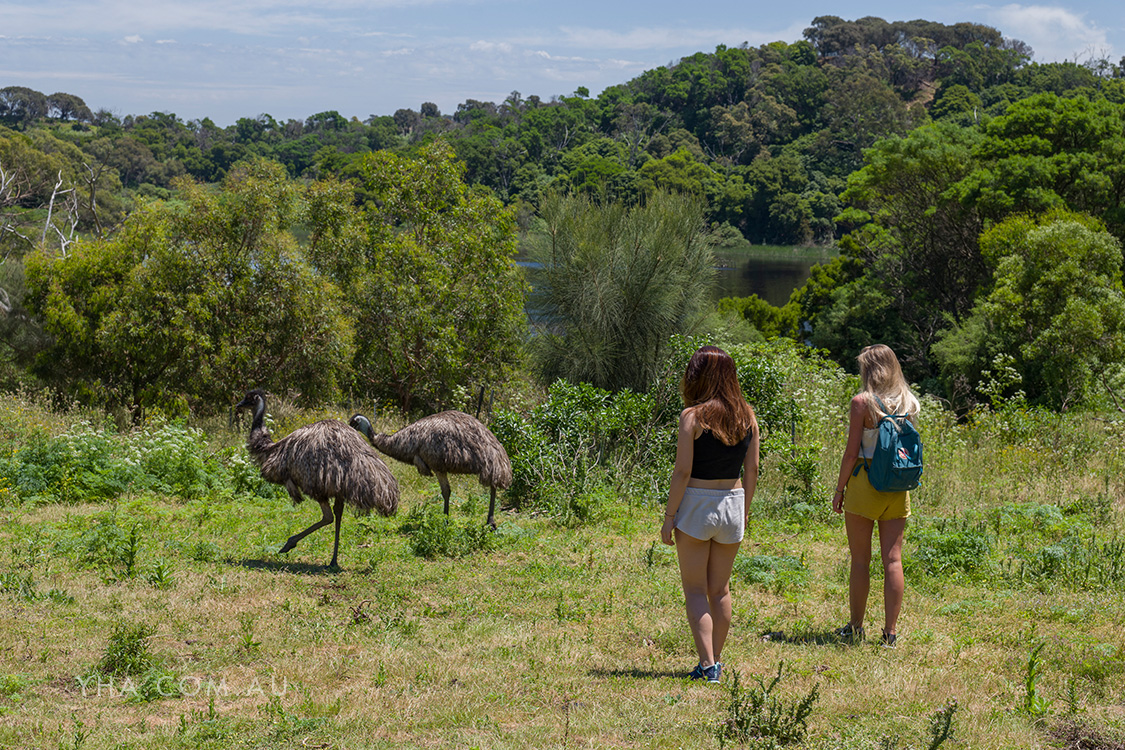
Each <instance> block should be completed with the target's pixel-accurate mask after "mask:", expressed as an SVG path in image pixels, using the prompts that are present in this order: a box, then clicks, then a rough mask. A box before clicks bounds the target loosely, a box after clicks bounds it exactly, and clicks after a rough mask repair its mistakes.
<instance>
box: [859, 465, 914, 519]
mask: <svg viewBox="0 0 1125 750" xmlns="http://www.w3.org/2000/svg"><path fill="white" fill-rule="evenodd" d="M856 466H858V467H859V473H858V474H856V473H854V472H855V469H854V468H853V469H852V472H853V473H852V476H851V477H850V478H849V479H848V485H847V489H846V490H845V492H844V510H845V511H846V512H847V513H855V514H856V515H857V516H863V517H864V518H870V519H871V520H872V521H889V520H890V519H892V518H909V517H910V493H909V492H907V491H906V490H903V491H902V492H880V491H879V490H877V489H875V488H874V487H872V486H871V482H870V481H869V480H868V479H867V469H865V468H863V459H862V458H861V459H860V460H859V461H857V462H856Z"/></svg>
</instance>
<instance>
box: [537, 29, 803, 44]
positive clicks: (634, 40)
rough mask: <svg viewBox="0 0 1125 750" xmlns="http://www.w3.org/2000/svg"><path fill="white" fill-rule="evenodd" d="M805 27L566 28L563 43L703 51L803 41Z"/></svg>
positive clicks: (563, 31)
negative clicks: (778, 41)
mask: <svg viewBox="0 0 1125 750" xmlns="http://www.w3.org/2000/svg"><path fill="white" fill-rule="evenodd" d="M803 28H804V25H803V24H802V25H800V28H796V29H795V30H794V28H793V27H791V28H789V29H783V30H781V31H762V30H758V29H738V28H730V29H691V28H664V27H646V28H634V29H629V30H625V31H617V30H613V29H595V28H589V27H584V26H563V27H562V28H560V29H559V31H561V32H562V39H561V40H560V41H561V42H563V43H565V44H569V45H573V46H576V47H589V48H594V49H628V50H669V49H685V48H691V49H703V50H707V49H709V48H712V47H715V46H716V45H719V44H725V45H727V46H734V45H738V44H741V43H742V42H750V43H751V44H754V45H757V44H765V43H767V42H773V41H777V40H783V41H789V42H792V41H796V40H797V39H800V38H801V31H802V29H803Z"/></svg>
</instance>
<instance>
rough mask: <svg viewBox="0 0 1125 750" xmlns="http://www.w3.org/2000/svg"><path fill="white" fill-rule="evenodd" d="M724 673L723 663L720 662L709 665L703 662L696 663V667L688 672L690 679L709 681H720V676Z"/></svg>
mask: <svg viewBox="0 0 1125 750" xmlns="http://www.w3.org/2000/svg"><path fill="white" fill-rule="evenodd" d="M722 673H723V665H722V664H719V663H718V662H716V663H714V664H712V665H711V666H709V667H705V666H703V665H702V664H696V665H695V669H693V670H691V672H689V673H688V679H689V680H707V682H718V681H719V676H720V675H721V674H722Z"/></svg>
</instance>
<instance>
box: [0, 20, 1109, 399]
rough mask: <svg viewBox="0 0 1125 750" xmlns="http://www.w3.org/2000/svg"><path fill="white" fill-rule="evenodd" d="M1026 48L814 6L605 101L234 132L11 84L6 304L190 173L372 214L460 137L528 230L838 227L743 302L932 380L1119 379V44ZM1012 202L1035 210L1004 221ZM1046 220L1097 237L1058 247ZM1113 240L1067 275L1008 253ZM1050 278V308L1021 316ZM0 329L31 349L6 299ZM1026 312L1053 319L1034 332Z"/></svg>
mask: <svg viewBox="0 0 1125 750" xmlns="http://www.w3.org/2000/svg"><path fill="white" fill-rule="evenodd" d="M1031 57H1032V50H1031V49H1030V48H1029V47H1028V46H1027V45H1026V44H1024V43H1023V42H1021V41H1019V40H1014V39H1007V38H1005V37H1004V36H1003V35H1002V34H1001V32H1000V31H998V30H997V29H994V28H991V27H988V26H982V25H979V24H970V23H960V24H953V25H945V24H940V23H934V22H929V21H923V20H917V21H909V22H896V23H888V22H886V21H884V20H882V19H879V18H871V17H868V18H861V19H858V20H855V21H846V20H843V19H840V18H837V17H835V16H822V17H819V18H816V19H814V20H813V22H812V25H811V26H810V27H809V28H808V29H806V30H805V32H804V39H803V40H801V41H797V42H794V43H792V44H789V43H785V42H774V43H770V44H765V45H761V46H759V47H749V46H748V45H745V44H744V45H742V46H740V47H735V48H731V47H726V46H720V47H718V48H717V49H716V50H715V51H714V52H712V53H703V52H700V53H697V54H694V55H691V56H689V57H685V58H683V59H681V60H679V61H677V62H675V63H673V64H670V65H668V66H664V67H659V68H655V69H653V70H649V71H646V72H644V73H643V74H641V75H640V76H638V77H636V78H634V79H633V80H631V81H628V82H626V83H622V84H619V85H615V86H610V87H609V88H607V89H605V90H604V91H602V92H601V93H600V94H599V95H598V96H597V97H591V96H590V95H589V92H588V91H587V90H586V89H584V88H579V89H578V90H577V91H575V92H573V93H572V94H570V95H563V96H554V97H551V98H549V99H546V100H545V99H542V98H540V97H539V96H524V95H522V94H521V93H519V92H512V93H511V94H510V95H509V96H508V98H507V99H505V100H504V101H502V102H483V101H476V100H471V99H470V100H466V101H465V102H463V103H462V104H460V105H458V107H457V110H456V111H455V112H452V113H442V112H441V111H440V110H439V108H438V107H437V106H436V105H435V104H433V103H429V102H427V103H423V104H422V105H421V106H420V107H419V109H418V110H412V109H400V110H398V111H397V112H395V113H393V114H391V115H372V116H370V117H368V118H367V119H366V120H364V121H360V120H359V119H358V118H352V119H348V118H346V117H344V116H342V115H340V114H339V113H338V112H336V111H328V112H320V113H317V114H314V115H312V116H310V117H308V118H307V119H305V120H289V121H286V122H279V121H277V120H275V119H274V118H273V117H271V116H270V115H268V114H261V115H258V116H256V117H245V118H241V119H239V120H238V121H237V122H236V123H235V124H233V125H231V126H229V127H225V128H222V127H218V126H217V125H215V124H214V123H213V122H212V121H211V120H210V119H207V118H204V119H202V120H192V121H188V122H185V121H183V120H181V119H180V118H179V117H177V116H176V115H175V114H172V113H161V112H154V113H152V114H147V115H129V116H126V117H123V118H119V117H116V116H115V115H113V114H111V113H109V112H107V111H105V110H98V111H92V110H91V109H90V108H89V107H88V106H87V105H86V103H85V102H84V101H83V100H82V99H80V98H79V97H77V96H74V95H71V94H65V93H55V94H51V95H49V96H48V95H44V94H42V93H40V92H37V91H33V90H31V89H27V88H23V87H16V86H13V87H7V88H3V89H0V123H3V125H4V126H6V127H2V128H0V249H2V250H3V252H4V257H5V259H6V260H5V265H4V269H5V271H4V273H5V276H4V278H3V279H0V282H2V283H0V307H2V308H3V309H4V310H5V311H10V310H12V309H13V308H14V306H15V304H16V303H15V302H14V301H13V300H14V298H15V297H18V296H19V294H18V293H19V292H21V289H22V287H21V284H22V283H23V282H22V278H23V277H22V273H23V271H22V266H20V265H19V259H21V258H22V257H24V255H25V254H26V253H27V252H29V251H30V250H31V249H32V248H33V247H35V246H37V245H38V246H42V245H44V244H53V245H54V247H55V248H61V250H62V252H63V254H65V251H66V248H67V245H68V243H70V242H74V241H76V239H77V238H83V237H85V238H108V237H111V236H112V235H113V233H114V229H115V228H116V227H120V226H121V225H122V222H123V221H124V220H125V218H126V217H127V216H129V215H130V214H131V213H132V212H134V211H135V210H136V209H137V207H138V206H143V205H147V203H146V201H149V199H164V200H170V202H173V203H174V202H175V201H176V200H179V199H181V196H182V194H183V188H182V185H183V184H184V183H183V182H182V181H178V178H183V177H190V178H193V179H194V180H195V181H197V182H200V183H205V184H218V183H220V182H222V181H223V180H226V179H227V178H229V177H230V175H232V174H235V173H237V172H238V169H240V168H242V167H239V166H237V165H244V164H246V163H247V162H248V161H252V160H267V161H270V162H276V163H278V164H280V165H283V167H284V172H285V173H287V178H288V179H292V180H302V181H305V182H306V183H310V182H314V181H319V180H333V181H339V183H340V184H346V185H348V186H349V188H348V189H349V190H351V191H352V198H353V203H354V205H355V207H357V208H360V209H363V210H365V211H367V212H368V213H371V212H375V213H377V212H378V211H379V210H381V206H382V203H381V201H382V200H384V199H383V198H382V197H380V194H378V193H377V192H375V191H373V188H372V182H371V179H370V174H369V172H370V169H371V167H370V164H371V161H370V157H371V156H372V154H376V155H380V154H382V155H394V156H395V157H396V158H403V159H414V158H418V157H422V160H423V161H425V159H426V158H433V157H432V154H433V153H435V152H433V151H431V150H430V149H431V148H432V147H434V145H435V142H436V141H444V142H446V143H448V144H449V147H451V148H452V152H453V154H454V155H455V156H456V158H457V159H458V160H459V162H460V163H461V164H462V165H463V175H464V180H465V182H467V183H468V184H470V185H472V186H475V189H476V190H477V192H478V193H480V194H488V193H491V194H492V195H491V196H490V198H491V199H492V200H496V199H498V200H499V201H500V202H502V203H504V204H506V205H507V206H508V207H509V208H511V209H514V211H513V214H514V216H515V217H516V218H517V220H518V221H519V222H520V224H521V225H522V226H524V228H526V227H527V226H529V225H530V221H531V218H532V217H533V216H535V214H536V213H537V212H538V211H539V208H540V206H541V205H542V202H543V199H544V197H545V196H547V195H548V194H556V195H559V194H561V195H566V194H571V195H579V196H586V197H589V198H593V199H596V200H597V201H601V202H603V203H609V202H618V203H621V204H623V205H633V204H640V203H643V202H645V201H646V200H647V199H649V198H650V197H651V196H656V195H666V194H668V193H686V194H690V195H692V196H694V197H695V198H697V199H699V200H700V201H701V203H702V206H703V211H704V214H705V219H706V222H707V223H708V224H709V225H710V226H711V228H712V229H713V237H714V238H717V239H718V240H719V241H721V242H729V243H731V244H737V243H741V242H743V241H744V240H749V241H750V242H752V243H763V244H782V245H801V244H839V246H840V247H841V249H842V250H843V252H842V253H841V254H840V256H839V258H838V259H837V260H835V261H833V262H832V263H831V264H828V265H826V266H825V267H823V268H817V269H815V270H814V273H813V277H812V279H810V281H809V283H808V284H807V285H806V286H805V287H804V288H802V289H799V290H797V291H796V292H795V293H794V295H793V298H792V299H791V300H790V303H789V304H788V305H786V306H784V307H782V308H775V307H771V306H770V305H768V304H766V303H764V302H763V301H761V300H757V299H755V298H751V299H747V300H735V301H731V302H729V303H728V304H727V305H726V309H727V310H728V312H731V311H733V312H735V313H737V314H739V315H741V316H742V317H743V318H745V319H746V320H749V321H750V322H752V323H753V324H754V326H755V327H756V328H757V329H758V330H759V331H761V332H763V333H765V334H767V335H782V336H791V337H793V338H797V339H799V340H809V341H811V342H812V343H813V344H815V345H816V346H819V347H822V348H825V349H827V350H828V351H830V352H831V353H832V354H833V355H834V356H836V357H837V359H838V360H839V361H841V362H844V363H848V362H850V361H851V359H852V358H853V357H854V354H855V352H856V351H857V350H858V348H859V347H861V346H862V345H863V344H864V343H866V342H869V341H872V340H881V341H885V342H887V343H890V344H891V345H892V346H894V347H895V348H896V350H898V351H899V353H900V357H901V358H902V360H903V362H904V363H905V366H906V368H907V370H908V375H909V376H910V377H911V378H912V379H913V380H914V381H915V382H919V383H921V384H923V385H924V387H925V388H926V389H927V390H930V391H933V392H936V393H939V394H942V395H943V396H945V397H948V398H950V399H952V400H955V401H957V402H958V403H959V404H962V405H971V404H973V403H979V402H981V401H987V400H990V399H991V400H996V399H1001V398H1007V397H1015V396H1021V397H1022V396H1026V397H1027V398H1028V399H1029V400H1030V401H1032V402H1035V403H1046V404H1050V405H1052V406H1055V407H1061V408H1066V407H1068V406H1070V405H1072V404H1076V403H1079V402H1081V401H1083V400H1085V399H1088V398H1089V397H1090V393H1092V392H1093V391H1094V390H1097V389H1101V392H1104V391H1105V390H1106V389H1108V390H1109V391H1110V392H1112V391H1113V389H1114V388H1115V387H1116V386H1115V385H1114V383H1116V382H1117V381H1118V380H1120V381H1121V382H1122V383H1125V374H1122V373H1120V372H1118V369H1119V368H1118V365H1119V364H1120V362H1121V361H1125V338H1123V337H1125V333H1123V332H1125V307H1122V308H1121V320H1117V318H1116V317H1115V316H1117V315H1118V304H1119V302H1120V299H1121V273H1120V257H1119V256H1120V252H1119V250H1118V251H1114V250H1113V247H1114V245H1113V243H1114V242H1119V241H1120V239H1121V238H1122V237H1125V166H1123V165H1125V60H1122V61H1119V62H1117V63H1114V62H1111V61H1109V60H1105V59H1095V58H1091V59H1089V60H1086V61H1084V62H1082V63H1079V62H1062V63H1035V62H1032V60H1031ZM442 148H445V147H444V146H443V147H442ZM425 154H431V156H430V157H425V156H424V155H425ZM443 158H444V157H443ZM365 165H366V166H365ZM458 169H462V167H458ZM365 170H367V175H366V178H365ZM60 217H65V220H64V219H63V218H60ZM1019 217H1030V218H1026V221H1028V222H1030V224H1028V225H1026V226H1024V225H1018V226H1017V225H1016V224H1010V223H1007V222H1009V221H1017V220H1020V219H1019ZM298 218H299V217H298ZM1056 224H1058V225H1059V226H1066V227H1070V230H1068V231H1067V232H1061V233H1060V230H1058V227H1055V226H1054V225H1056ZM997 227H1005V228H1004V229H1003V231H1001V230H998V229H997ZM1053 227H1054V228H1053ZM1071 230H1072V231H1071ZM989 232H991V234H988V233H989ZM1004 232H1008V234H1004ZM1052 232H1054V233H1055V234H1057V235H1058V236H1064V235H1065V236H1067V237H1070V238H1075V237H1079V236H1082V237H1087V234H1088V239H1089V241H1088V242H1086V244H1085V245H1083V246H1082V247H1081V248H1079V247H1077V246H1075V247H1069V246H1068V247H1069V249H1065V252H1063V255H1057V254H1056V255H1054V256H1052V255H1051V253H1053V252H1056V251H1058V252H1062V251H1059V250H1058V248H1059V245H1058V243H1055V244H1054V245H1051V244H1050V243H1046V244H1045V242H1044V241H1043V239H1042V238H1043V237H1045V236H1047V235H1051V236H1055V235H1053V234H1051V233H1052ZM1084 233H1086V234H1084ZM297 236H298V239H300V237H301V235H300V232H298V233H297ZM1017 236H1018V237H1019V238H1022V239H1019V241H1016V240H1015V239H1012V238H1013V237H1017ZM313 239H314V240H315V238H313ZM310 241H312V240H310ZM189 244H190V243H189ZM1115 252H1116V256H1117V260H1116V261H1114V262H1113V263H1111V264H1110V265H1104V264H1103V266H1099V268H1098V269H1096V271H1086V272H1083V273H1085V276H1082V275H1081V274H1078V272H1077V271H1076V272H1075V273H1076V274H1077V275H1076V276H1075V277H1074V279H1070V280H1066V281H1059V280H1058V279H1057V278H1054V277H1052V278H1046V277H1044V278H1039V277H1034V278H1033V277H1032V276H1031V275H1029V274H1026V273H1025V274H1024V275H1023V276H1019V274H1018V273H1016V269H1037V268H1038V269H1041V268H1050V269H1054V270H1055V271H1059V269H1069V268H1071V267H1072V266H1073V267H1074V268H1080V267H1081V263H1082V262H1092V261H1091V260H1090V259H1091V258H1094V257H1097V258H1101V259H1102V260H1104V261H1105V263H1110V260H1109V259H1111V258H1112V257H1114V253H1115ZM1029 253H1030V255H1029ZM1021 254H1022V255H1021ZM1082 258H1085V260H1081V259H1082ZM1080 260H1081V262H1080ZM1100 262H1102V261H1099V263H1100ZM1021 264H1022V265H1021ZM1068 264H1069V265H1068ZM1074 264H1078V265H1074ZM1056 275H1057V274H1056ZM1079 282H1081V283H1079ZM1044 285H1046V286H1044ZM1052 285H1053V286H1052ZM9 292H11V295H10V294H9ZM1036 295H1041V296H1042V299H1040V301H1039V302H1037V303H1036V304H1038V305H1040V309H1039V312H1038V313H1037V314H1038V315H1040V317H1039V318H1034V319H1033V318H1032V317H1027V316H1023V317H1021V316H1022V313H1021V312H1020V309H1021V308H1020V305H1021V304H1023V303H1022V302H1020V300H1028V299H1032V298H1036V299H1039V298H1038V297H1036ZM1083 295H1086V296H1085V297H1084V296H1083ZM1090 295H1093V296H1090ZM1087 297H1088V299H1087ZM1095 297H1096V299H1095ZM1083 299H1086V302H1088V304H1087V306H1086V307H1085V308H1082V309H1078V308H1074V309H1070V308H1066V307H1065V305H1063V304H1062V303H1064V302H1065V303H1067V304H1070V305H1071V307H1073V306H1074V305H1077V304H1078V303H1079V302H1080V301H1082V300H1083ZM1056 303H1058V304H1056ZM1083 304H1086V303H1083ZM1107 305H1108V307H1107ZM1047 311H1053V312H1050V315H1048V314H1047ZM1051 316H1054V317H1051ZM1061 322H1075V325H1078V324H1079V323H1080V324H1081V325H1084V326H1085V328H1083V329H1082V330H1080V331H1079V330H1070V329H1068V328H1067V327H1066V325H1061V324H1060V323H1061ZM0 327H4V328H5V329H6V330H5V331H0V333H3V339H4V341H5V342H6V343H7V344H8V345H9V347H10V348H12V349H13V350H18V348H19V347H20V346H23V344H22V343H21V342H19V341H17V339H18V336H19V335H22V334H18V333H14V331H17V329H19V327H18V326H16V325H15V324H13V323H12V317H11V316H8V317H7V318H3V317H0ZM1034 330H1038V331H1039V332H1040V333H1043V332H1045V331H1049V332H1051V336H1049V337H1047V338H1043V336H1040V338H1039V339H1035V340H1034V341H1031V340H1028V339H1027V337H1028V336H1030V335H1031V333H1030V332H1032V331H1034ZM1044 335H1046V334H1044ZM1051 337H1053V338H1051ZM24 348H27V347H24ZM1098 352H1101V354H1099V353H1098ZM1107 352H1109V353H1112V354H1106V353H1107ZM1118 353H1120V356H1118ZM1064 360H1065V361H1064ZM1067 362H1079V363H1081V365H1080V366H1079V367H1078V368H1077V369H1075V368H1074V367H1071V366H1070V365H1068V364H1067ZM1107 363H1108V364H1107ZM1109 364H1112V365H1113V367H1109ZM1114 368H1118V369H1114ZM1052 373H1056V374H1057V373H1066V376H1065V378H1060V377H1056V375H1054V374H1052Z"/></svg>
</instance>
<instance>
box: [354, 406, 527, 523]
mask: <svg viewBox="0 0 1125 750" xmlns="http://www.w3.org/2000/svg"><path fill="white" fill-rule="evenodd" d="M348 424H350V425H351V426H352V427H354V428H356V429H357V430H359V431H360V432H362V433H363V434H364V435H366V436H367V439H368V440H369V441H371V444H372V445H373V446H375V448H376V449H377V450H379V451H380V452H382V453H385V454H386V455H388V456H390V457H391V458H394V459H397V460H399V461H402V462H403V463H408V464H414V466H415V467H416V468H417V469H418V473H419V474H421V475H422V476H424V477H428V476H430V475H431V474H433V475H434V476H436V477H437V480H438V483H439V484H440V485H441V496H442V497H443V498H444V499H445V515H447V516H448V515H449V492H450V490H449V478H448V476H447V475H448V474H476V475H477V476H478V477H479V478H480V483H481V484H482V485H483V486H485V487H487V488H488V489H489V495H490V497H489V501H488V525H489V526H491V527H492V528H496V518H495V514H496V490H497V489H501V490H506V489H508V488H509V487H511V486H512V463H511V461H509V460H508V453H507V452H506V451H505V450H504V446H502V445H500V441H499V440H497V439H496V436H495V435H493V434H492V432H491V431H489V429H488V428H487V427H485V426H484V425H483V424H481V422H480V421H479V420H477V419H476V418H474V417H471V416H469V415H468V414H465V413H464V412H460V411H443V412H439V413H437V414H431V415H430V416H428V417H423V418H422V419H419V420H418V421H417V422H413V423H411V424H409V425H407V426H406V427H403V428H402V429H401V430H399V431H398V432H396V433H394V434H393V435H383V434H380V433H376V432H375V430H374V428H373V427H372V426H371V422H370V421H369V420H368V419H367V417H365V416H363V415H362V414H356V415H355V416H353V417H352V418H351V419H350V420H348Z"/></svg>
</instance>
